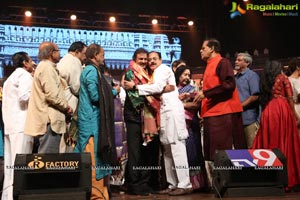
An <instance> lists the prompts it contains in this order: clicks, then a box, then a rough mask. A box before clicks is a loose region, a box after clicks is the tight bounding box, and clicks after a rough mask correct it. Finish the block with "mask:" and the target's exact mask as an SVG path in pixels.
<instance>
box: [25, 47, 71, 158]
mask: <svg viewBox="0 0 300 200" xmlns="http://www.w3.org/2000/svg"><path fill="white" fill-rule="evenodd" d="M38 58H39V59H40V63H39V64H38V66H37V69H36V71H35V74H34V78H33V83H32V90H31V94H30V99H29V104H28V112H27V117H26V122H25V131H24V132H25V134H27V135H31V136H34V137H35V138H36V139H37V140H38V141H39V146H38V153H59V144H60V139H61V135H62V134H63V133H65V131H66V115H71V114H72V113H73V109H72V108H71V107H70V106H69V105H68V102H67V100H66V98H65V95H64V89H65V87H66V84H65V82H63V80H62V79H61V78H60V76H59V74H58V71H57V69H56V63H57V62H58V61H59V59H60V53H59V49H58V47H57V45H56V44H55V43H52V42H43V43H41V44H40V46H39V54H38Z"/></svg>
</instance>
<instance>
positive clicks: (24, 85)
mask: <svg viewBox="0 0 300 200" xmlns="http://www.w3.org/2000/svg"><path fill="white" fill-rule="evenodd" d="M12 60H13V64H14V67H17V68H16V70H15V71H14V72H13V73H12V74H11V75H10V76H9V77H8V79H7V80H6V81H5V82H4V86H3V97H2V112H3V122H4V128H5V129H4V152H5V153H4V166H5V167H4V184H3V193H2V199H5V200H12V199H13V186H12V185H13V179H14V173H13V172H14V168H13V166H14V161H15V157H16V154H17V153H19V154H21V153H32V147H33V138H32V137H31V136H27V135H25V134H24V126H25V119H26V114H27V108H28V100H29V96H30V91H31V85H32V74H31V73H32V72H33V71H34V68H33V63H32V59H31V58H30V57H29V56H28V54H27V53H25V52H18V53H15V54H14V55H13V56H12Z"/></svg>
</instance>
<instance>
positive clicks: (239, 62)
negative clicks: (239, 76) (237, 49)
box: [234, 56, 249, 72]
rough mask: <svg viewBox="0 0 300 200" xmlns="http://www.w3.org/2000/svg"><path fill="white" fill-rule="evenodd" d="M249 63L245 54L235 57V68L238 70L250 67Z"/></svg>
mask: <svg viewBox="0 0 300 200" xmlns="http://www.w3.org/2000/svg"><path fill="white" fill-rule="evenodd" d="M248 65H249V63H247V62H245V60H244V57H243V56H237V57H236V59H235V67H234V69H235V70H237V71H238V72H240V71H243V70H244V69H246V68H247V67H248Z"/></svg>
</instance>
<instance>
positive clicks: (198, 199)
mask: <svg viewBox="0 0 300 200" xmlns="http://www.w3.org/2000/svg"><path fill="white" fill-rule="evenodd" d="M130 199H132V200H148V199H149V200H150V199H154V200H155V199H157V200H208V199H210V200H211V199H214V200H217V199H224V200H276V199H284V200H296V199H297V200H298V199H300V192H289V193H285V194H284V195H283V196H265V197H222V198H218V197H216V196H215V194H214V193H200V192H195V193H192V194H188V195H184V196H169V195H158V194H153V195H150V196H138V195H128V194H125V193H122V192H121V193H120V194H119V193H113V194H112V198H111V200H130Z"/></svg>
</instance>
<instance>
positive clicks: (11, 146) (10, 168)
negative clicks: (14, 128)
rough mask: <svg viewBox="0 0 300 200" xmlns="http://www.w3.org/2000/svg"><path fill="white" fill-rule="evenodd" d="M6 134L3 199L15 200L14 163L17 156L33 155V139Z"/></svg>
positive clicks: (19, 134)
mask: <svg viewBox="0 0 300 200" xmlns="http://www.w3.org/2000/svg"><path fill="white" fill-rule="evenodd" d="M6 134H7V133H6ZM6 134H5V136H4V182H3V192H2V198H1V199H3V200H4V199H5V200H13V182H14V163H15V158H16V154H26V153H32V148H33V137H31V136H28V135H25V134H23V133H9V134H8V135H6Z"/></svg>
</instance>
